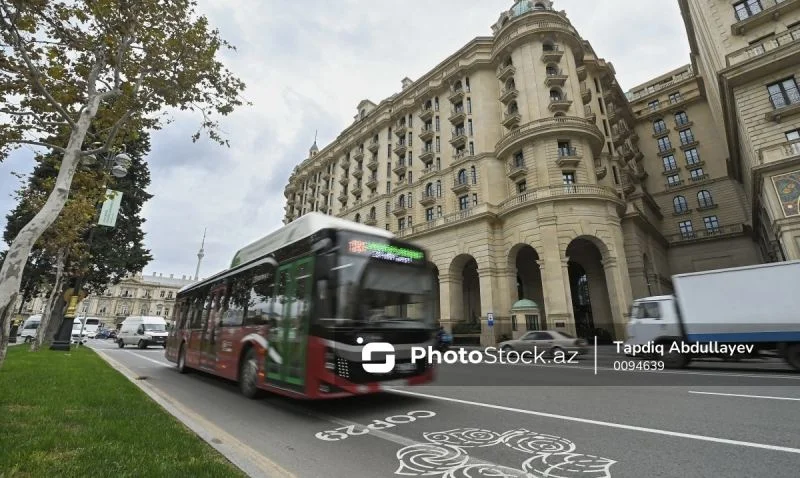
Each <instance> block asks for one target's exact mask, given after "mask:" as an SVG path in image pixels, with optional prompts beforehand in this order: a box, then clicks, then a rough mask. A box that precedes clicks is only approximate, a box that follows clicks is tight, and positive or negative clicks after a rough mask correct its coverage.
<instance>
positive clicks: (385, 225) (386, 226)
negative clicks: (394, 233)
mask: <svg viewBox="0 0 800 478" xmlns="http://www.w3.org/2000/svg"><path fill="white" fill-rule="evenodd" d="M383 226H384V227H385V228H386V230H387V231H388V230H389V223H386V224H384V225H383Z"/></svg>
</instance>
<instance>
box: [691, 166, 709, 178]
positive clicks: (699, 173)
mask: <svg viewBox="0 0 800 478" xmlns="http://www.w3.org/2000/svg"><path fill="white" fill-rule="evenodd" d="M705 178H706V174H705V173H704V172H703V168H697V169H692V170H691V171H689V179H691V180H692V181H700V180H703V179H705Z"/></svg>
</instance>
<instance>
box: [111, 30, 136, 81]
mask: <svg viewBox="0 0 800 478" xmlns="http://www.w3.org/2000/svg"><path fill="white" fill-rule="evenodd" d="M133 40H134V38H133V35H131V34H130V33H126V34H125V36H124V37H123V38H122V41H121V42H120V44H119V48H118V49H117V56H116V58H114V89H117V88H119V85H120V73H121V72H122V59H123V57H124V56H125V52H126V51H127V50H128V48H130V46H131V44H133Z"/></svg>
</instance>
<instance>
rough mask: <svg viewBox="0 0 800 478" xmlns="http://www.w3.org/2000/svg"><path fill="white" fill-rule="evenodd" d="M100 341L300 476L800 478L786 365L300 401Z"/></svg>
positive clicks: (453, 383)
mask: <svg viewBox="0 0 800 478" xmlns="http://www.w3.org/2000/svg"><path fill="white" fill-rule="evenodd" d="M91 342H92V343H91V344H90V345H91V346H93V347H95V348H97V349H100V350H102V351H103V352H104V353H106V354H108V355H109V356H110V357H111V358H113V359H114V360H116V361H118V362H120V363H122V364H123V365H125V366H126V367H127V368H129V369H130V370H132V371H134V372H135V373H137V374H139V375H140V376H143V377H146V380H147V381H148V383H149V384H150V385H152V386H154V387H156V388H157V389H158V390H159V391H160V392H161V393H162V394H164V395H167V396H168V397H170V399H171V400H172V401H173V402H174V403H177V404H180V405H181V406H182V407H185V408H186V409H189V410H191V411H192V412H193V413H194V414H196V415H199V416H202V417H203V418H204V419H205V420H207V421H209V422H211V423H213V424H214V425H215V426H217V427H219V428H220V429H222V430H224V431H225V432H227V433H228V434H230V435H231V436H233V437H235V438H236V439H238V440H239V441H241V442H244V443H246V444H247V445H248V446H249V447H250V448H252V449H253V450H255V451H256V452H257V453H259V454H261V455H263V457H266V458H267V459H268V460H271V461H272V462H274V463H277V464H278V465H280V466H281V467H283V468H284V469H286V470H288V471H289V472H291V473H292V474H294V475H295V476H298V477H319V476H325V477H361V476H363V477H397V476H429V477H442V478H461V477H464V478H466V477H515V476H532V477H551V478H556V477H557V478H567V477H569V478H572V477H576V478H602V477H607V476H610V477H634V478H642V477H723V476H724V477H747V478H752V477H771V478H772V477H786V478H789V477H791V478H796V477H797V476H800V374H797V373H790V372H789V371H788V368H786V367H785V366H783V365H782V364H780V363H779V362H777V361H764V362H756V363H750V362H747V363H716V362H700V363H696V364H694V365H693V367H692V368H690V369H688V370H681V371H673V370H669V371H661V372H658V371H626V372H623V371H615V370H614V363H613V362H614V360H619V359H620V358H619V357H613V356H611V355H610V354H608V353H604V354H601V356H600V357H598V366H597V374H595V366H594V358H593V357H586V358H584V359H583V360H581V363H580V364H577V365H576V364H569V365H568V364H563V365H499V364H495V365H446V366H442V367H440V368H439V369H438V377H437V380H436V382H434V384H432V385H428V386H422V387H394V388H393V389H392V391H390V392H386V393H382V394H379V395H372V396H365V397H355V398H352V399H345V400H337V401H323V402H301V401H296V400H288V399H285V398H282V397H277V396H273V395H267V396H265V397H264V398H262V399H259V400H248V399H246V398H244V397H242V396H241V395H240V394H239V392H238V388H237V387H236V385H234V384H231V383H229V382H226V381H223V380H219V379H216V378H214V377H211V376H208V375H205V374H202V373H190V374H186V375H181V374H178V373H177V371H176V370H175V367H174V366H173V365H172V364H171V363H170V362H168V361H166V359H165V358H164V352H163V349H156V348H153V349H147V350H137V349H133V348H128V349H118V348H117V347H116V345H114V344H113V343H111V342H110V341H91ZM622 375H628V376H631V377H632V378H625V377H621V376H622ZM634 376H635V377H634ZM603 377H605V378H603ZM604 380H605V381H604ZM154 433H158V432H157V431H154Z"/></svg>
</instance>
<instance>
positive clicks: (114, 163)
mask: <svg viewBox="0 0 800 478" xmlns="http://www.w3.org/2000/svg"><path fill="white" fill-rule="evenodd" d="M130 162H131V158H130V156H128V155H127V154H126V153H125V152H124V146H123V153H121V154H117V155H115V156H114V157H111V155H109V157H108V158H106V160H105V161H104V162H103V169H104V170H109V168H110V171H111V174H112V175H113V176H114V177H116V178H123V177H125V175H126V174H127V172H128V170H127V168H128V167H129V166H130ZM105 191H106V186H105V185H104V186H103V192H104V193H105ZM104 202H105V198H104V199H103V200H102V201H100V202H99V204H98V205H97V206H98V207H96V208H95V215H94V218H93V219H92V223H91V225H90V226H89V238H88V239H87V241H86V252H87V254H86V261H87V262H88V263H87V264H84V265H86V266H88V265H90V261H91V250H92V241H93V240H94V232H95V229H96V227H97V224H95V223H96V222H98V220H99V219H100V213H101V211H102V205H103V203H104ZM76 282H77V283H76V285H75V290H74V291H73V290H72V289H68V290H67V293H66V294H65V300H66V301H67V310H66V312H64V317H63V319H62V321H61V327H60V328H59V329H58V333H57V334H56V337H55V339H54V340H53V343H52V344H51V345H50V350H62V351H67V352H68V351H69V350H70V342H71V339H72V327H73V324H74V323H75V317H77V308H78V303H79V302H81V300H83V299H84V297H85V294H84V295H82V294H83V282H84V277H83V274H81V275H80V276H78V279H77V281H76ZM80 334H81V336H82V334H83V324H82V325H81V331H80ZM81 336H78V343H80V340H81Z"/></svg>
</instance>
